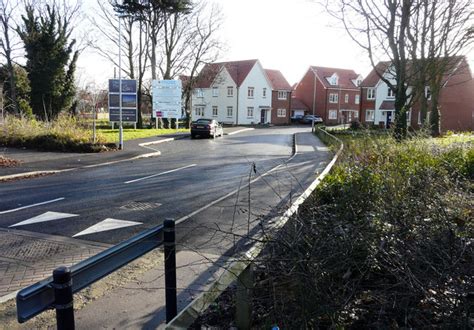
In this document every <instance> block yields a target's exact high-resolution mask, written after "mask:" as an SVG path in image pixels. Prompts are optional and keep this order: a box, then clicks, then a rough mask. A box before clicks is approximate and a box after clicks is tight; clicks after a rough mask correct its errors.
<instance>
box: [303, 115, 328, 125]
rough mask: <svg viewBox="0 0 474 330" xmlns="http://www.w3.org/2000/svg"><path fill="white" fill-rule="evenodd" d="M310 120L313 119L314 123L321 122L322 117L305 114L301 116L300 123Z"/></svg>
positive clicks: (309, 121)
mask: <svg viewBox="0 0 474 330" xmlns="http://www.w3.org/2000/svg"><path fill="white" fill-rule="evenodd" d="M312 121H314V123H315V124H319V123H322V122H323V118H321V117H319V116H313V115H306V116H304V117H303V118H301V120H300V123H302V124H311V122H312Z"/></svg>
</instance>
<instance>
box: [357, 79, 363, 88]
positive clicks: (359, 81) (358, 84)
mask: <svg viewBox="0 0 474 330" xmlns="http://www.w3.org/2000/svg"><path fill="white" fill-rule="evenodd" d="M360 84H362V80H360V79H357V82H356V86H357V87H359V86H360Z"/></svg>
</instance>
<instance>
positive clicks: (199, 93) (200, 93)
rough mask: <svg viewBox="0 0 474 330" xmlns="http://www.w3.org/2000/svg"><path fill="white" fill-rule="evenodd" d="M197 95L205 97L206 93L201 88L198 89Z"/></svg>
mask: <svg viewBox="0 0 474 330" xmlns="http://www.w3.org/2000/svg"><path fill="white" fill-rule="evenodd" d="M196 97H204V94H203V92H202V89H201V88H198V89H196Z"/></svg>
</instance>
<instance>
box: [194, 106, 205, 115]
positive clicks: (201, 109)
mask: <svg viewBox="0 0 474 330" xmlns="http://www.w3.org/2000/svg"><path fill="white" fill-rule="evenodd" d="M194 114H195V115H196V116H199V117H204V107H196V108H194Z"/></svg>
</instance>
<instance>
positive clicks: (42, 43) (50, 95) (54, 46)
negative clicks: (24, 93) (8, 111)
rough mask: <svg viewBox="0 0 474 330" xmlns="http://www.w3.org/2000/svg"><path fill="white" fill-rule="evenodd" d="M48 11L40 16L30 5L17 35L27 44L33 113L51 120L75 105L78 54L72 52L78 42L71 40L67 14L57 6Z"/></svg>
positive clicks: (27, 68)
mask: <svg viewBox="0 0 474 330" xmlns="http://www.w3.org/2000/svg"><path fill="white" fill-rule="evenodd" d="M45 9H46V10H45V11H44V13H42V15H39V14H37V13H36V11H35V9H34V8H33V7H32V6H31V5H27V6H26V10H25V12H26V14H25V15H24V16H22V20H23V27H22V28H19V29H18V33H19V35H20V38H21V39H22V40H23V43H24V45H25V52H26V58H27V63H26V70H27V71H28V78H29V79H30V86H31V92H30V100H31V108H32V110H33V114H34V115H35V116H37V117H38V118H40V119H43V120H52V119H55V118H56V117H57V116H58V114H59V113H60V112H61V111H63V110H70V108H71V106H72V104H73V100H74V95H75V87H74V71H75V68H76V61H77V58H78V52H77V51H73V47H74V44H75V40H74V39H72V40H71V41H69V39H70V36H71V31H72V28H71V27H70V26H69V21H68V17H67V15H65V14H64V15H61V13H60V11H59V9H58V8H57V7H55V6H53V7H51V6H49V5H47V6H46V8H45ZM40 16H41V17H40Z"/></svg>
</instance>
